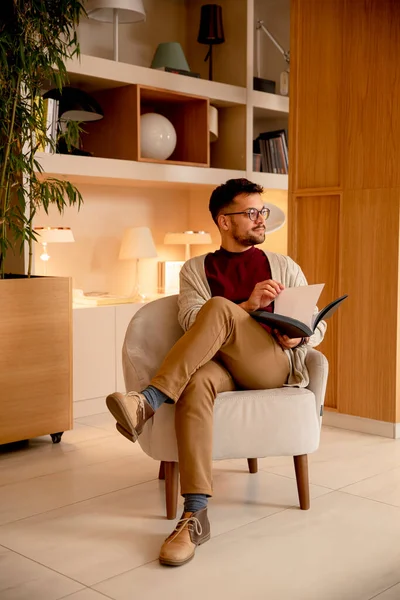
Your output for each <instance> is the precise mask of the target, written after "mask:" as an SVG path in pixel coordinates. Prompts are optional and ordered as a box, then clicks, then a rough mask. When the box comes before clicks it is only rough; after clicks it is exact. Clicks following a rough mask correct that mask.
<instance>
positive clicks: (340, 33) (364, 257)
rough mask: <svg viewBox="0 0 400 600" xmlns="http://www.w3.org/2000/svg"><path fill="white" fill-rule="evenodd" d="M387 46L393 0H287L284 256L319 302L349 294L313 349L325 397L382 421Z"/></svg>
mask: <svg viewBox="0 0 400 600" xmlns="http://www.w3.org/2000/svg"><path fill="white" fill-rule="evenodd" d="M399 52H400V5H399V3H398V2H396V1H395V0H370V1H368V2H366V1H363V0H354V1H353V0H351V1H350V0H324V2H320V0H293V1H292V12H291V58H292V61H291V100H290V102H291V106H292V107H293V110H292V111H291V112H290V131H289V134H290V135H289V137H290V181H289V193H290V194H289V195H290V202H289V224H290V234H289V239H290V243H289V253H290V254H291V255H292V257H293V258H294V259H295V260H297V261H298V262H299V263H300V264H301V265H302V267H303V269H304V271H305V274H306V276H307V277H308V279H309V280H310V282H325V283H326V289H325V291H324V297H323V298H322V300H321V303H322V304H324V303H325V302H327V301H329V300H332V299H334V298H336V297H337V296H339V295H341V294H345V293H347V294H349V298H348V300H347V301H346V303H345V304H344V305H343V307H341V309H340V311H338V313H337V315H335V316H334V317H333V318H332V319H331V320H330V322H329V326H328V333H327V336H326V341H325V342H324V344H323V345H322V346H321V350H322V351H323V352H325V353H326V355H327V357H328V359H329V362H330V377H329V386H328V394H327V405H328V406H329V407H331V408H332V409H333V410H335V411H337V413H339V414H343V415H353V416H357V417H363V418H365V419H371V420H374V421H375V422H378V421H380V422H381V421H383V422H386V423H389V424H390V423H391V424H395V423H396V422H398V421H400V412H399V410H400V403H399V398H400V396H399V391H398V389H399V382H400V380H399V366H398V361H399V351H398V346H399V339H400V338H399V331H398V327H399V325H398V323H399V319H398V313H399V298H400V297H399V281H400V280H399V235H400V226H399V222H400V221H399V213H400V175H399V168H398V165H399V164H400V105H399V103H398V102H397V100H396V99H397V98H398V97H399V93H400V65H399V62H398V58H397V57H398V56H399ZM337 422H339V421H337ZM395 429H396V428H395V427H394V426H393V428H392V430H395ZM370 430H371V429H370ZM387 431H390V428H388V429H387Z"/></svg>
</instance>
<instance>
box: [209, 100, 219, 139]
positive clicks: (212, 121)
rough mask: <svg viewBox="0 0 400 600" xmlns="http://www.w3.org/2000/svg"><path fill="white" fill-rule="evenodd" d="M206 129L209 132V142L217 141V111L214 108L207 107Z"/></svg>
mask: <svg viewBox="0 0 400 600" xmlns="http://www.w3.org/2000/svg"><path fill="white" fill-rule="evenodd" d="M208 128H209V130H210V142H215V141H216V140H217V139H218V111H217V109H216V108H215V106H211V105H210V106H209V107H208Z"/></svg>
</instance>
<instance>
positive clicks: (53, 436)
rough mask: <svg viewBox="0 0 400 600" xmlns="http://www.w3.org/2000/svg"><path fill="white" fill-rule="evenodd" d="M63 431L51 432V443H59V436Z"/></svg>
mask: <svg viewBox="0 0 400 600" xmlns="http://www.w3.org/2000/svg"><path fill="white" fill-rule="evenodd" d="M63 433H64V432H63V431H60V432H59V433H51V434H50V437H51V439H52V440H53V444H59V443H60V442H61V438H62V435H63Z"/></svg>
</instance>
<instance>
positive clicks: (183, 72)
mask: <svg viewBox="0 0 400 600" xmlns="http://www.w3.org/2000/svg"><path fill="white" fill-rule="evenodd" d="M156 71H165V72H166V73H177V74H178V75H187V76H188V77H200V73H193V71H186V70H185V69H173V68H172V67H157V69H156Z"/></svg>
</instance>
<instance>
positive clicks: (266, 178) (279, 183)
mask: <svg viewBox="0 0 400 600" xmlns="http://www.w3.org/2000/svg"><path fill="white" fill-rule="evenodd" d="M249 179H251V181H254V183H258V184H260V185H262V186H263V187H264V188H265V189H269V190H287V189H288V187H289V176H288V175H277V174H275V173H260V172H257V171H253V172H252V173H251V174H250V177H249Z"/></svg>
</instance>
